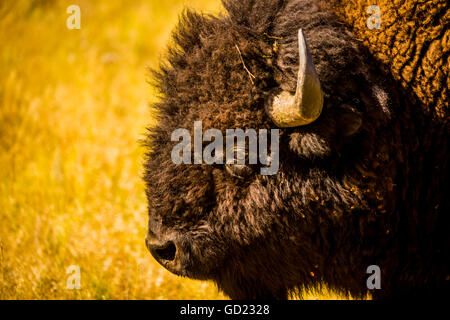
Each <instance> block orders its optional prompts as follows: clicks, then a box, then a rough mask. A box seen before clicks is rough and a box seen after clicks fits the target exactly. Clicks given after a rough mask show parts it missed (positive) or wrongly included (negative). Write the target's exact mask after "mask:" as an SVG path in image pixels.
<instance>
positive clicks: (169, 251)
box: [152, 241, 177, 261]
mask: <svg viewBox="0 0 450 320" xmlns="http://www.w3.org/2000/svg"><path fill="white" fill-rule="evenodd" d="M152 251H153V253H154V255H155V258H157V259H158V260H166V261H173V260H175V254H176V252H177V247H176V246H175V244H174V243H173V242H172V241H169V242H167V243H165V244H164V245H162V246H154V247H153V248H152Z"/></svg>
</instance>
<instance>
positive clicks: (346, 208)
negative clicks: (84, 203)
mask: <svg viewBox="0 0 450 320" xmlns="http://www.w3.org/2000/svg"><path fill="white" fill-rule="evenodd" d="M224 5H225V8H226V9H227V14H226V15H223V16H220V17H212V16H204V15H199V14H196V13H193V12H190V11H187V12H185V14H184V15H183V16H182V18H181V21H180V23H179V25H178V27H177V29H176V30H175V31H174V33H173V41H172V42H173V43H172V45H171V46H170V47H169V50H168V54H167V60H166V61H165V62H164V63H162V64H161V67H160V70H159V71H158V72H155V77H156V82H157V86H158V87H159V89H160V91H161V101H160V102H158V103H157V104H155V105H154V107H155V111H156V113H157V116H158V124H157V125H156V126H155V127H152V128H150V129H149V135H148V147H149V149H150V151H149V152H148V154H147V158H146V174H145V181H146V184H147V198H148V204H149V206H148V210H149V228H148V234H147V239H146V243H147V246H148V248H149V250H150V252H151V253H152V255H153V256H154V257H155V259H156V260H157V261H158V262H159V263H161V264H162V265H163V266H164V267H165V268H167V269H168V270H170V271H172V272H173V273H175V274H178V275H182V276H187V277H191V278H196V279H212V280H214V281H215V282H216V283H217V284H218V286H219V287H220V288H221V289H222V290H223V291H224V292H225V293H226V294H228V295H229V296H230V297H232V298H285V297H286V296H287V292H288V290H289V289H293V288H301V287H307V286H310V285H314V284H315V283H318V282H326V283H328V284H329V285H330V286H332V287H337V286H340V284H341V282H342V281H343V280H342V279H344V278H345V279H346V280H345V282H346V287H347V288H348V289H349V290H350V291H352V290H353V291H352V292H354V293H359V292H360V288H361V286H363V285H364V283H365V282H364V281H365V280H364V277H365V275H366V274H365V272H366V270H365V269H358V270H354V269H353V267H352V266H353V265H356V264H358V265H364V264H365V263H366V265H367V266H369V265H370V264H371V263H370V262H371V261H372V260H371V259H376V257H377V256H378V255H379V254H381V252H383V250H385V246H386V245H387V243H388V242H389V241H390V236H389V232H390V231H389V230H386V233H385V234H384V237H381V238H378V239H377V241H376V242H374V241H373V239H372V238H371V237H373V233H374V230H377V228H379V225H380V224H383V225H386V219H389V218H388V217H386V215H385V214H384V213H386V211H387V210H389V209H392V208H393V207H394V206H395V202H394V200H393V198H394V197H393V194H394V190H395V188H394V184H393V177H394V175H395V166H394V165H393V163H394V162H395V161H394V160H393V158H392V154H393V153H394V152H393V150H395V148H396V143H395V139H396V138H395V135H396V130H397V129H398V128H397V125H396V120H395V119H394V117H393V116H392V112H391V104H390V100H392V99H393V98H392V93H391V92H389V91H388V90H387V89H386V87H388V86H387V85H386V84H387V83H388V82H389V80H388V79H387V78H385V77H383V76H382V75H381V72H379V71H378V70H377V68H376V65H375V63H374V62H373V61H372V60H371V59H370V58H369V56H368V54H367V53H366V52H365V51H364V49H362V48H361V47H360V45H359V44H358V43H357V42H356V41H355V40H353V39H352V37H351V35H350V34H349V33H348V32H347V31H346V30H345V29H344V28H343V27H342V25H341V24H340V23H338V22H337V21H336V20H335V19H334V17H333V16H332V14H330V13H328V12H327V11H324V10H323V9H321V8H320V7H319V6H318V5H317V4H315V3H314V2H311V1H300V0H292V1H281V0H265V1H249V0H247V1H237V0H236V1H234V0H228V1H225V2H224ZM300 29H301V30H302V31H300V33H299V30H300ZM319 115H320V116H319ZM195 121H202V123H203V129H204V130H207V129H212V128H214V129H218V130H221V131H222V132H225V130H226V129H234V128H242V129H248V128H253V129H273V128H277V129H280V136H279V159H280V164H279V170H278V172H277V174H275V175H268V176H264V175H261V174H260V171H259V170H258V169H259V167H258V165H218V164H215V165H207V164H178V165H177V164H174V163H173V161H172V159H171V151H172V148H173V147H174V145H175V144H176V143H175V142H172V141H171V134H172V132H173V131H174V130H176V129H179V128H185V129H188V130H190V131H191V134H192V136H194V134H193V124H194V122H195ZM398 153H400V150H399V151H398ZM375 243H376V245H375ZM351 252H357V253H358V254H356V255H355V254H352V255H350V253H351ZM336 266H340V267H339V270H341V273H340V274H338V275H337V274H335V273H334V272H333V270H334V268H336Z"/></svg>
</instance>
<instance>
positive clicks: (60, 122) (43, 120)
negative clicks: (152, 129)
mask: <svg viewBox="0 0 450 320" xmlns="http://www.w3.org/2000/svg"><path fill="white" fill-rule="evenodd" d="M74 3H75V4H77V5H79V6H80V8H81V30H69V29H67V27H66V19H67V18H68V16H69V15H68V14H67V13H66V9H67V7H68V6H69V5H71V4H74ZM187 3H188V7H191V8H196V9H201V10H203V11H207V12H218V11H219V10H220V4H219V1H218V0H190V1H188V2H187V1H182V0H167V1H157V0H133V1H125V0H123V1H108V0H102V1H100V0H98V1H97V0H96V1H88V0H76V1H73V0H70V1H66V0H60V1H59V0H18V1H15V0H6V1H5V0H2V1H1V2H0V43H1V50H0V299H223V298H225V297H224V296H223V295H222V294H220V293H219V292H218V290H217V288H216V287H215V286H214V285H213V284H212V283H209V282H200V281H193V280H189V279H181V278H178V277H176V276H174V275H172V274H170V273H169V272H167V271H165V270H164V269H163V268H162V267H160V266H159V265H158V264H157V263H156V262H155V261H154V260H153V259H152V258H151V256H150V254H149V253H148V252H147V249H146V247H145V244H144V237H145V232H146V225H147V214H146V200H145V194H144V183H143V180H142V163H143V154H144V152H145V150H143V147H142V146H141V145H140V143H139V140H140V139H142V138H143V135H144V134H145V131H146V130H145V128H146V126H148V125H151V123H152V115H151V114H150V108H149V107H148V104H149V103H151V102H152V101H155V99H156V98H155V92H154V91H153V90H152V88H151V86H150V85H149V84H148V83H147V80H148V71H147V67H149V66H156V64H157V62H158V59H159V58H160V56H161V54H162V53H163V52H164V48H165V46H166V43H167V41H168V39H169V34H170V31H171V29H172V28H173V26H174V24H175V23H176V21H177V17H178V15H179V14H180V13H181V11H182V9H183V7H184V6H185V5H186V4H187ZM71 265H77V266H79V267H80V268H81V290H68V289H66V281H67V277H68V275H67V274H66V270H67V268H68V267H69V266H71ZM308 297H310V298H323V297H325V298H337V297H336V296H334V295H325V296H320V295H318V294H316V295H315V294H311V295H309V296H308Z"/></svg>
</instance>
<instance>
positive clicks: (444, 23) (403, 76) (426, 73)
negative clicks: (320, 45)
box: [332, 0, 450, 122]
mask: <svg viewBox="0 0 450 320" xmlns="http://www.w3.org/2000/svg"><path fill="white" fill-rule="evenodd" d="M332 1H333V2H334V3H335V11H336V12H337V13H338V14H339V16H341V17H342V18H343V20H344V21H345V22H347V23H348V24H349V25H350V26H351V27H352V29H353V30H354V32H355V34H356V36H357V37H358V38H360V39H361V40H363V42H364V45H365V46H366V47H368V48H369V49H370V51H371V52H372V53H373V55H374V56H375V57H376V58H377V59H378V60H380V61H381V62H382V63H383V64H384V65H385V66H386V67H387V69H389V71H390V72H391V73H392V74H393V75H394V77H395V79H396V80H398V82H399V83H401V85H402V86H403V87H405V88H408V89H410V91H411V93H413V94H414V96H415V97H417V98H418V100H419V101H420V102H421V103H422V104H423V107H424V111H425V112H429V113H432V114H434V115H435V116H436V117H437V118H440V120H441V121H442V120H444V121H447V122H448V121H449V119H450V108H449V97H448V95H449V87H450V82H449V72H450V60H449V53H450V7H449V5H448V4H449V2H448V1H447V0H425V1H417V0H374V1H371V2H370V4H371V5H372V4H376V5H378V6H379V8H380V10H381V26H380V29H372V30H369V29H368V28H367V26H366V21H367V18H368V17H369V14H367V13H366V10H367V6H368V5H369V4H368V2H367V1H366V0H332Z"/></svg>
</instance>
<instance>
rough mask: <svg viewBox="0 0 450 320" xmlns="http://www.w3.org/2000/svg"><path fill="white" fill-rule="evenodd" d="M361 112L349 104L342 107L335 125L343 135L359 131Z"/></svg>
mask: <svg viewBox="0 0 450 320" xmlns="http://www.w3.org/2000/svg"><path fill="white" fill-rule="evenodd" d="M362 122H363V120H362V116H361V113H360V112H358V111H357V110H355V109H354V108H352V107H350V106H344V107H342V111H339V114H338V116H337V120H336V123H337V127H338V130H339V132H340V134H341V135H342V136H343V137H351V136H353V135H355V134H356V133H358V132H359V130H360V129H361V126H362Z"/></svg>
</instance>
